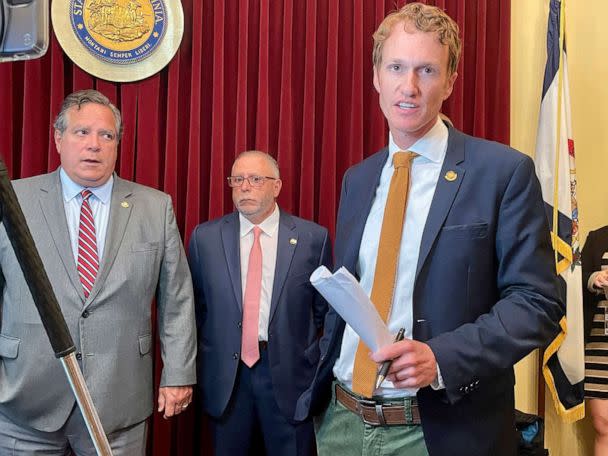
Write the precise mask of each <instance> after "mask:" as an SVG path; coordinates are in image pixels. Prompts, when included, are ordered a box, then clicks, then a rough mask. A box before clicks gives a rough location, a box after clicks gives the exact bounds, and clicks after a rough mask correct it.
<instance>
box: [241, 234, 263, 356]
mask: <svg viewBox="0 0 608 456" xmlns="http://www.w3.org/2000/svg"><path fill="white" fill-rule="evenodd" d="M261 232H262V230H261V229H260V227H259V226H254V227H253V245H252V246H251V252H250V253H249V263H248V267H247V281H246V282H245V298H244V299H243V336H242V341H241V359H242V360H243V362H244V363H245V364H246V365H247V366H249V367H252V366H253V365H254V364H255V363H256V362H257V361H258V359H260V347H259V343H258V338H259V337H258V333H259V330H258V325H259V318H260V295H261V292H262V246H261V245H260V233H261Z"/></svg>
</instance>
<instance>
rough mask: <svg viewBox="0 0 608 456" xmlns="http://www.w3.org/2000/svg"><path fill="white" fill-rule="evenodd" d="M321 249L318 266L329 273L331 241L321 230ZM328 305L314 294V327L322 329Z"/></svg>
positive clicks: (318, 295)
mask: <svg viewBox="0 0 608 456" xmlns="http://www.w3.org/2000/svg"><path fill="white" fill-rule="evenodd" d="M323 233H324V237H323V247H322V248H321V255H320V256H319V266H321V265H322V266H325V267H326V268H327V269H329V270H330V271H331V268H332V263H333V261H332V256H331V241H330V239H329V234H328V232H327V230H325V229H324V230H323ZM327 309H328V304H327V301H325V299H324V298H323V296H321V293H319V292H316V293H315V302H314V303H313V318H314V321H315V326H316V327H317V328H318V329H321V328H322V327H323V321H324V320H325V314H326V313H327Z"/></svg>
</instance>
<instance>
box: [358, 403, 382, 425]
mask: <svg viewBox="0 0 608 456" xmlns="http://www.w3.org/2000/svg"><path fill="white" fill-rule="evenodd" d="M378 405H379V404H378V403H377V402H376V401H373V400H369V399H357V412H358V413H359V417H360V418H361V421H363V423H365V424H369V425H370V426H378V424H379V423H377V422H376V423H374V422H372V421H368V420H367V419H366V418H365V414H364V413H363V409H362V406H364V407H369V408H371V409H372V410H376V411H377V408H378ZM380 406H382V405H380Z"/></svg>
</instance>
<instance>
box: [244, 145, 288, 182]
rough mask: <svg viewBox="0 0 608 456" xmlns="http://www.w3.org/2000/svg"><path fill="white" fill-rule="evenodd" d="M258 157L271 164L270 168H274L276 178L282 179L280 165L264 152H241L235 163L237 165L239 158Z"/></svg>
mask: <svg viewBox="0 0 608 456" xmlns="http://www.w3.org/2000/svg"><path fill="white" fill-rule="evenodd" d="M252 155H253V156H257V157H262V158H264V159H266V161H267V162H268V163H270V166H272V168H273V170H274V176H273V177H276V178H277V179H280V178H281V172H280V171H279V164H278V163H277V161H276V160H275V159H274V157H273V156H272V155H270V154H268V153H266V152H262V151H261V150H246V151H244V152H241V153H240V154H238V155H237V156H236V158H235V159H234V162H235V163H236V161H237V160H238V159H239V158H242V157H250V156H252Z"/></svg>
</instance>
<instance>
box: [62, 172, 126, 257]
mask: <svg viewBox="0 0 608 456" xmlns="http://www.w3.org/2000/svg"><path fill="white" fill-rule="evenodd" d="M59 178H60V179H61V190H62V192H63V206H64V208H65V217H66V221H67V223H68V231H69V232H70V242H71V244H72V253H73V254H74V263H76V264H78V228H79V225H80V206H81V205H82V195H81V194H80V193H81V192H82V191H83V190H84V189H85V188H88V189H89V190H91V192H92V193H93V195H91V196H90V197H89V205H90V206H91V211H92V212H93V219H94V220H95V234H96V235H97V256H98V258H99V263H100V264H101V261H102V259H103V252H104V247H105V244H106V233H107V231H108V220H109V219H110V201H111V199H112V187H113V186H114V176H110V178H109V179H108V180H107V182H106V183H105V184H103V185H100V186H99V187H83V186H82V185H80V184H77V183H76V182H74V181H73V180H72V179H70V177H69V176H68V175H67V173H66V172H65V171H64V170H63V168H61V169H60V170H59Z"/></svg>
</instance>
